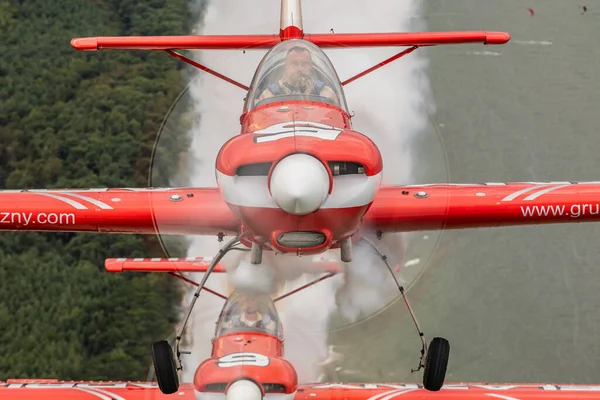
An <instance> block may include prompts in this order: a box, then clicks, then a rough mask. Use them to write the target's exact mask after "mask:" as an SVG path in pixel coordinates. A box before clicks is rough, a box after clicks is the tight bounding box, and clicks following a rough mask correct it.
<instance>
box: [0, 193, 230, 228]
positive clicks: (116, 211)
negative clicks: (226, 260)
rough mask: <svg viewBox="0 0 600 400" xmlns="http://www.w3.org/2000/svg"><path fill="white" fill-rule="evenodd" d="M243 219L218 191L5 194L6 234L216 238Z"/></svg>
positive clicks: (0, 203)
mask: <svg viewBox="0 0 600 400" xmlns="http://www.w3.org/2000/svg"><path fill="white" fill-rule="evenodd" d="M238 228H239V220H238V219H237V218H236V217H235V215H233V213H232V212H231V211H230V210H229V207H228V206H227V204H226V203H225V201H224V200H223V198H222V196H221V193H220V192H219V190H218V189H216V188H214V189H213V188H209V189H189V188H160V189H63V190H58V189H57V190H0V230H2V231H38V232H40V231H45V232H58V231H62V232H102V233H122V234H167V235H192V234H198V235H209V234H210V235H212V234H218V233H224V234H227V233H232V232H237V231H238Z"/></svg>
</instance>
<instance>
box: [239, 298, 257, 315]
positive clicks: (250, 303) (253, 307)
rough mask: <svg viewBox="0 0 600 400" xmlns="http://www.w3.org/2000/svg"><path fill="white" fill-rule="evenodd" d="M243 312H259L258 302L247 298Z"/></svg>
mask: <svg viewBox="0 0 600 400" xmlns="http://www.w3.org/2000/svg"><path fill="white" fill-rule="evenodd" d="M243 310H244V313H245V314H255V313H256V312H258V301H257V300H256V299H255V298H254V297H246V298H245V299H244V308H243Z"/></svg>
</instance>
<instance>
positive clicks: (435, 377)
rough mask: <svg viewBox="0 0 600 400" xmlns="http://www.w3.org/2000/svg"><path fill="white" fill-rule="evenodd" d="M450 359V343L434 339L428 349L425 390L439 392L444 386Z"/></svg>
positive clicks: (437, 338)
mask: <svg viewBox="0 0 600 400" xmlns="http://www.w3.org/2000/svg"><path fill="white" fill-rule="evenodd" d="M449 358H450V343H449V342H448V341H447V340H446V339H444V338H440V337H436V338H433V340H432V341H431V343H430V344H429V348H428V349H427V358H426V360H425V370H424V371H423V386H424V387H425V389H427V390H429V391H432V392H437V391H438V390H440V389H441V388H442V386H444V379H445V378H446V370H447V369H448V359H449Z"/></svg>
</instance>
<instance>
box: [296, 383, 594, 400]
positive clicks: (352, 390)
mask: <svg viewBox="0 0 600 400" xmlns="http://www.w3.org/2000/svg"><path fill="white" fill-rule="evenodd" d="M420 386H421V385H416V384H414V383H413V384H410V383H409V384H392V383H390V384H382V383H363V384H359V383H347V384H346V383H319V384H309V385H300V386H299V387H298V393H297V394H296V397H295V400H306V399H315V400H324V399H327V400H329V399H345V400H404V399H406V400H411V399H415V400H416V399H419V400H423V399H439V400H464V399H469V400H480V399H481V400H483V399H487V400H490V399H491V398H500V399H519V400H534V399H542V398H543V399H548V400H552V399H563V400H566V399H573V398H578V399H597V398H598V395H600V386H586V385H544V384H525V383H523V384H496V385H494V384H486V383H447V384H445V385H444V386H443V387H442V389H441V390H440V391H438V392H429V391H427V390H425V389H423V388H422V387H420Z"/></svg>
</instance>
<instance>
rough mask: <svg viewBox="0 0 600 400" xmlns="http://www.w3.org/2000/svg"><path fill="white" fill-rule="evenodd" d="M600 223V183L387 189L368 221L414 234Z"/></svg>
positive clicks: (383, 228)
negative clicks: (517, 226) (437, 231)
mask: <svg viewBox="0 0 600 400" xmlns="http://www.w3.org/2000/svg"><path fill="white" fill-rule="evenodd" d="M592 221H600V182H548V183H543V182H540V183H538V182H531V183H525V182H521V183H484V184H436V185H421V186H387V187H382V188H381V190H380V191H379V192H378V194H377V195H376V197H375V200H374V202H373V205H372V206H371V208H370V209H369V211H368V212H367V213H366V215H365V218H364V223H365V224H366V225H368V226H370V227H372V228H374V229H377V230H380V231H382V232H410V231H423V230H447V229H465V228H483V227H498V226H515V225H539V224H553V223H577V222H592Z"/></svg>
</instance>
